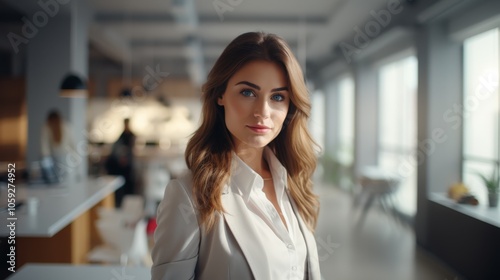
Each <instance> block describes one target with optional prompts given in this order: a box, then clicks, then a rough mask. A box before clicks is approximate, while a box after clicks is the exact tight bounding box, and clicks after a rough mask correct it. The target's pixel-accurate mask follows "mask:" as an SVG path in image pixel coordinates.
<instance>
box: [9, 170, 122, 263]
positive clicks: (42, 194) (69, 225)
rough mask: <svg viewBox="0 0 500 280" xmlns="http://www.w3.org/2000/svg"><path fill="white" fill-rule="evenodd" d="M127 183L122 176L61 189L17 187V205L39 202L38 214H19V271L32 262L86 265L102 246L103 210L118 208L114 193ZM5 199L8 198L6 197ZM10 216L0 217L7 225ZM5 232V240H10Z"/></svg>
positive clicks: (24, 210) (19, 210)
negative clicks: (99, 219) (97, 221)
mask: <svg viewBox="0 0 500 280" xmlns="http://www.w3.org/2000/svg"><path fill="white" fill-rule="evenodd" d="M123 183H124V179H123V178H122V177H120V176H102V177H97V178H92V177H89V178H85V179H83V180H81V181H78V182H70V183H68V182H67V183H61V184H56V185H50V186H48V185H41V184H40V185H17V186H16V199H17V200H18V201H21V200H27V199H29V198H30V197H36V198H38V201H39V206H38V209H37V211H36V214H30V213H28V210H27V206H26V203H25V204H24V205H22V206H20V207H18V208H17V209H16V210H15V218H17V220H15V242H16V243H15V246H16V247H15V249H16V268H19V267H21V266H22V265H23V264H25V263H27V262H37V263H38V262H44V263H50V262H53V263H73V264H82V263H87V253H88V252H89V251H90V249H91V248H92V247H93V246H95V245H97V244H98V243H99V242H100V240H99V236H98V233H97V230H96V228H95V226H94V220H95V219H96V217H97V208H98V207H114V192H115V191H116V190H117V189H118V188H120V187H121V186H122V185H123ZM2 198H5V196H2ZM8 218H12V216H9V215H8V212H2V213H0V220H2V221H3V222H2V224H4V223H7V224H8V223H9V222H10V221H9V220H8ZM9 234H10V231H9V228H8V227H7V226H6V225H5V224H4V225H2V226H0V236H2V237H4V238H5V237H7V236H9Z"/></svg>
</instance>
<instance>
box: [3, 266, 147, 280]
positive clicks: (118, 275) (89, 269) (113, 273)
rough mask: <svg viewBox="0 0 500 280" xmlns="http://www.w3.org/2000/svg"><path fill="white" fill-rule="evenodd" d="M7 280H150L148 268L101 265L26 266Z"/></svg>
mask: <svg viewBox="0 0 500 280" xmlns="http://www.w3.org/2000/svg"><path fill="white" fill-rule="evenodd" d="M7 279H8V280H32V279H37V280H89V279H96V280H100V279H103V280H110V279H114V280H126V279H129V280H132V279H137V280H139V279H151V273H150V268H148V267H122V266H102V265H68V264H31V263H29V264H26V265H25V266H23V267H22V268H21V269H20V270H19V271H17V272H15V273H13V274H12V275H11V276H10V277H9V278H7Z"/></svg>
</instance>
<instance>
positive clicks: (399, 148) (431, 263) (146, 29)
mask: <svg viewBox="0 0 500 280" xmlns="http://www.w3.org/2000/svg"><path fill="white" fill-rule="evenodd" d="M0 30H1V36H0V92H1V93H0V101H1V102H0V162H1V165H0V168H1V170H0V176H1V179H2V185H1V189H2V192H1V196H0V199H1V200H2V201H1V203H0V206H2V207H3V208H2V212H1V213H0V215H1V217H2V224H4V223H5V224H7V225H9V223H10V222H11V220H8V218H9V216H8V213H9V211H10V210H8V208H9V207H10V206H9V204H8V200H7V199H8V198H11V197H10V196H9V194H8V193H10V191H9V190H8V189H9V188H13V187H11V186H9V182H10V183H12V184H11V185H15V188H16V191H17V192H16V196H15V198H16V199H17V200H16V204H15V207H13V208H15V216H16V217H17V220H16V225H17V228H16V230H15V231H12V230H9V228H8V226H1V227H2V228H3V229H2V230H1V231H0V233H1V241H0V242H1V243H0V247H1V248H2V256H1V257H0V260H2V262H3V263H6V262H7V264H8V266H9V267H10V266H11V265H10V264H9V263H8V262H9V260H11V259H12V256H11V254H10V255H9V253H11V251H12V250H11V245H12V244H10V243H9V240H10V239H9V236H12V234H14V235H15V240H16V243H15V245H16V246H15V249H16V250H17V251H16V254H15V257H14V259H15V265H14V266H15V268H16V272H12V271H9V270H7V269H4V268H2V272H1V273H0V275H2V278H7V277H10V278H9V279H14V280H15V279H30V278H29V276H28V275H37V276H38V277H42V278H43V277H44V275H52V276H50V277H52V278H51V279H59V278H57V277H61V278H60V279H76V278H72V277H73V276H74V275H94V276H95V277H97V279H115V278H116V279H121V278H118V277H119V276H117V275H118V274H120V273H121V275H122V276H123V273H128V274H127V275H129V276H131V277H137V279H142V278H141V277H144V275H147V276H146V277H149V268H150V266H151V259H150V256H149V250H150V248H151V246H152V242H153V240H152V235H153V232H154V227H155V220H154V217H155V214H156V207H157V204H158V203H159V201H160V200H161V199H162V196H163V191H164V190H165V187H166V185H167V184H168V182H169V181H170V180H172V179H175V178H177V177H179V176H182V174H184V173H185V172H186V166H185V162H184V154H183V151H184V148H185V146H186V144H187V141H188V140H189V137H190V135H191V134H192V133H193V132H194V131H195V130H196V128H197V126H198V124H199V119H200V114H201V99H200V97H201V86H202V84H203V82H204V81H205V79H206V75H207V73H208V72H209V71H210V69H211V67H212V66H213V64H214V62H215V61H216V59H217V57H218V56H219V55H220V53H221V52H222V50H223V49H224V47H225V46H226V45H227V44H228V43H229V42H230V41H231V40H232V39H233V38H235V37H236V36H237V35H239V34H241V33H244V32H248V31H264V32H269V33H275V34H277V35H280V36H281V37H283V38H284V39H285V40H286V41H287V42H288V43H289V44H290V46H291V48H292V50H293V51H294V53H295V55H296V57H297V59H298V61H299V63H300V64H301V66H302V69H303V71H304V74H305V79H306V82H307V85H308V88H309V93H310V98H311V103H312V112H311V120H310V130H311V133H312V135H313V136H314V139H315V141H316V142H317V143H318V144H319V146H320V147H321V149H319V150H318V168H317V171H316V173H315V176H314V178H313V181H314V188H315V192H316V193H317V194H318V195H319V198H320V202H321V209H320V216H319V224H318V227H317V230H316V241H317V244H318V254H319V256H320V266H321V270H322V277H323V278H324V279H385V280H388V279H398V280H399V279H415V280H416V279H419V280H420V279H426V280H427V279H481V280H483V279H492V280H493V279H500V270H499V268H498V267H499V266H498V265H499V264H500V208H499V206H496V207H495V206H493V205H494V200H495V197H496V200H497V201H498V193H499V191H498V188H499V186H498V179H497V181H496V185H497V186H496V192H495V191H494V190H493V191H488V190H489V189H488V188H487V187H486V186H485V184H486V180H483V178H482V177H481V176H480V175H484V176H483V177H484V179H489V178H490V177H491V179H494V178H492V177H494V176H495V174H499V173H500V148H499V147H500V143H499V141H500V96H499V91H498V85H499V72H498V70H499V64H500V57H499V54H500V44H499V42H500V1H497V0H437V1H436V0H373V1H368V0H314V1H299V0H293V1H286V0H272V1H264V0H255V1H249V0H214V1H196V0H179V1H177V0H176V1H174V0H147V1H131V0H126V1H123V0H121V1H119V0H106V1H98V0H86V1H83V0H38V1H35V0H29V1H16V0H0ZM68 74H71V75H74V77H75V78H76V79H77V80H78V79H80V80H81V81H82V82H83V85H84V86H85V89H83V90H82V89H79V90H76V91H70V93H69V94H68V95H65V94H64V93H63V91H61V84H62V82H63V80H64V79H65V78H67V75H68ZM77 89H78V88H77ZM52 109H56V110H58V111H59V112H60V114H61V116H62V118H63V119H64V120H65V121H66V122H67V124H68V125H69V127H70V133H71V135H72V138H73V139H74V143H75V146H74V150H72V151H71V153H70V156H68V157H67V159H66V160H67V162H66V164H65V165H64V168H63V169H65V171H68V172H67V174H70V175H68V176H66V177H65V178H63V179H62V181H58V182H55V183H51V184H48V183H46V182H45V181H44V178H45V177H44V174H45V173H44V172H45V171H44V169H43V164H42V158H41V156H40V153H41V151H40V135H41V132H42V127H43V126H44V123H45V122H46V119H47V115H48V113H49V111H50V110H52ZM126 118H128V119H130V128H131V130H132V131H133V132H134V133H135V135H136V141H135V144H134V147H133V156H134V159H133V160H134V165H133V171H132V172H133V174H134V176H133V177H132V179H131V180H133V185H134V195H132V196H129V197H127V198H124V199H123V202H122V203H121V206H120V207H116V206H117V205H116V200H115V196H114V193H115V192H116V191H117V190H119V189H120V188H121V187H122V186H123V184H124V181H125V180H124V178H123V177H122V176H120V175H110V174H108V173H109V172H107V170H106V166H105V163H106V160H107V158H108V157H109V156H110V155H111V153H112V149H113V143H114V142H115V141H116V140H117V139H118V137H119V136H120V134H121V133H122V131H123V129H124V124H123V120H124V119H126ZM14 167H15V168H14ZM60 168H61V167H60ZM11 169H15V172H11ZM495 172H496V173H495ZM14 173H15V175H9V174H14ZM496 176H499V175H496ZM13 177H14V178H15V180H12V178H13ZM497 178H498V177H497ZM9 179H10V181H9ZM45 179H46V178H45ZM129 179H130V178H129ZM73 199H74V200H73ZM19 202H22V204H19ZM127 207H129V208H128V209H127ZM61 209H64V211H63V210H61ZM51 211H56V212H58V214H57V215H59V216H57V217H55V214H54V215H53V214H52V212H51ZM54 213H55V212H54ZM117 219H118V220H120V221H121V222H123V223H113V222H112V221H113V220H115V221H116V220H117ZM106 221H107V222H106ZM110 224H112V225H114V226H115V227H113V226H109V225H110ZM124 224H126V226H124ZM120 227H123V228H120ZM120 229H121V230H120ZM12 232H14V233H12ZM113 239H115V240H114V241H113ZM116 239H120V240H122V242H125V243H126V244H128V247H127V246H125V247H123V246H122V247H120V244H119V243H120V242H119V241H116ZM123 240H125V241H123ZM122 245H123V244H122ZM132 247H133V248H132ZM144 248H146V249H144ZM2 267H3V266H2ZM125 268H126V269H127V270H126V271H125V270H122V269H125ZM51 273H52V274H51ZM55 275H57V276H55ZM72 275H73V276H72ZM94 276H92V277H94ZM16 277H19V278H16ZM26 277H28V278H26ZM75 277H76V276H75ZM114 277H115V278H114ZM42 278H37V279H42ZM33 279H34V278H33ZM126 279H128V278H126Z"/></svg>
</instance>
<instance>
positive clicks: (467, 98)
mask: <svg viewBox="0 0 500 280" xmlns="http://www.w3.org/2000/svg"><path fill="white" fill-rule="evenodd" d="M499 32H500V29H498V28H497V29H493V30H490V31H487V32H484V33H481V34H478V35H476V36H473V37H470V38H468V39H467V40H465V42H464V58H463V59H464V101H463V114H462V115H463V124H464V127H463V139H464V143H463V155H462V156H463V166H462V170H463V174H462V178H463V181H464V183H465V184H466V185H467V186H468V187H469V189H470V191H471V192H472V193H473V194H474V195H475V196H476V197H477V198H478V200H479V201H480V203H481V204H484V205H487V197H486V196H487V191H486V188H485V186H484V185H483V183H482V181H481V180H480V178H479V177H478V175H477V173H478V172H479V173H482V174H484V175H486V176H488V177H489V176H490V175H491V174H492V172H493V171H494V169H495V168H496V169H497V171H500V170H498V169H499V165H500V163H499V159H500V150H499V147H498V146H499V144H500V143H499V137H500V135H499V134H500V128H499V126H500V117H499V108H500V105H499V104H500V98H499V96H498V68H499V60H498V59H499V51H500V50H499Z"/></svg>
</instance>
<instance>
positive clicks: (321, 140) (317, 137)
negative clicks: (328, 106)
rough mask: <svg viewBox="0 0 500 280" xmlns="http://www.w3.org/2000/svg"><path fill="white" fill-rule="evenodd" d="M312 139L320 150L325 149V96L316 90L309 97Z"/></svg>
mask: <svg viewBox="0 0 500 280" xmlns="http://www.w3.org/2000/svg"><path fill="white" fill-rule="evenodd" d="M309 127H310V130H311V134H312V137H313V139H314V141H316V144H318V145H319V147H320V148H321V150H322V151H323V150H324V149H325V94H324V93H323V92H322V91H320V90H316V91H314V92H313V94H312V95H311V119H310V122H309Z"/></svg>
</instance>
